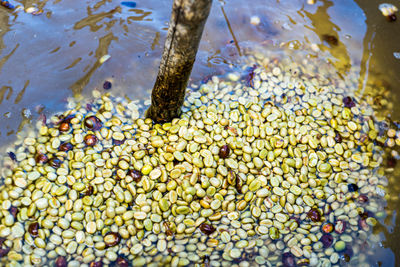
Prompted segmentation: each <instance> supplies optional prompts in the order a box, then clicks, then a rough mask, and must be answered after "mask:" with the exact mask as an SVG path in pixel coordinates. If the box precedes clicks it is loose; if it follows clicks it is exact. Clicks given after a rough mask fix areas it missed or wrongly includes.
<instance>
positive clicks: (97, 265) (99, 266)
mask: <svg viewBox="0 0 400 267" xmlns="http://www.w3.org/2000/svg"><path fill="white" fill-rule="evenodd" d="M89 267H103V262H101V261H92V262H91V263H90V264H89Z"/></svg>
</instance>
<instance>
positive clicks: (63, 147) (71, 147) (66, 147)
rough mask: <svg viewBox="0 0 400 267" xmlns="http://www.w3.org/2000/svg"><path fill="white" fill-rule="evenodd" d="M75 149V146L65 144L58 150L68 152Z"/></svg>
mask: <svg viewBox="0 0 400 267" xmlns="http://www.w3.org/2000/svg"><path fill="white" fill-rule="evenodd" d="M73 148H74V146H73V145H72V144H71V143H63V144H61V145H60V146H59V147H58V150H60V151H65V152H68V151H70V150H72V149H73Z"/></svg>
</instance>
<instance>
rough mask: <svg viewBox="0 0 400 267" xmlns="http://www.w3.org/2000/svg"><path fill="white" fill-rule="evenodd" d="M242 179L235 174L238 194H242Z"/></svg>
mask: <svg viewBox="0 0 400 267" xmlns="http://www.w3.org/2000/svg"><path fill="white" fill-rule="evenodd" d="M242 187H243V180H242V179H240V177H238V176H236V184H235V188H236V190H237V191H238V193H239V194H242Z"/></svg>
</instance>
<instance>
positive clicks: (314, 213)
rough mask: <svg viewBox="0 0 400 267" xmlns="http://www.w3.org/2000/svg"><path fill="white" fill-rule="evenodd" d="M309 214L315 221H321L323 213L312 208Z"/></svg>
mask: <svg viewBox="0 0 400 267" xmlns="http://www.w3.org/2000/svg"><path fill="white" fill-rule="evenodd" d="M307 216H308V218H310V219H311V221H313V222H320V221H321V214H320V213H319V210H318V209H315V208H312V209H311V210H310V211H309V212H307Z"/></svg>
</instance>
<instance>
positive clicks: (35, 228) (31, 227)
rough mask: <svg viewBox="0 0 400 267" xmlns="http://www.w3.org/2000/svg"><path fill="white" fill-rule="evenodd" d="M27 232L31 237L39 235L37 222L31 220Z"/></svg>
mask: <svg viewBox="0 0 400 267" xmlns="http://www.w3.org/2000/svg"><path fill="white" fill-rule="evenodd" d="M28 232H29V233H30V234H31V236H32V237H37V236H38V235H39V223H38V222H33V223H31V224H30V225H29V227H28Z"/></svg>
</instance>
